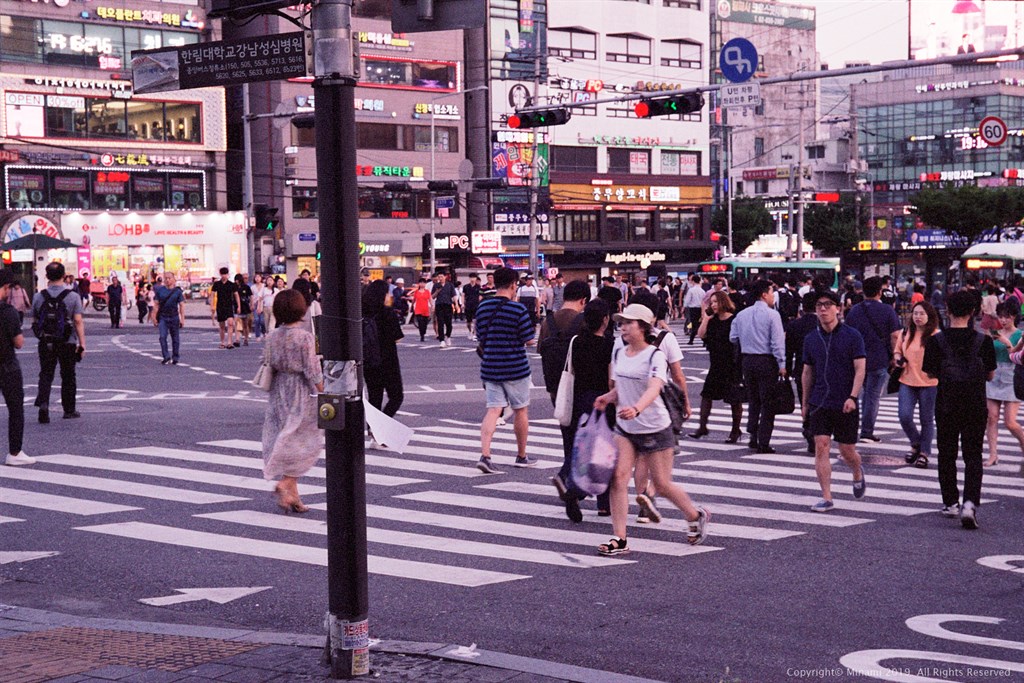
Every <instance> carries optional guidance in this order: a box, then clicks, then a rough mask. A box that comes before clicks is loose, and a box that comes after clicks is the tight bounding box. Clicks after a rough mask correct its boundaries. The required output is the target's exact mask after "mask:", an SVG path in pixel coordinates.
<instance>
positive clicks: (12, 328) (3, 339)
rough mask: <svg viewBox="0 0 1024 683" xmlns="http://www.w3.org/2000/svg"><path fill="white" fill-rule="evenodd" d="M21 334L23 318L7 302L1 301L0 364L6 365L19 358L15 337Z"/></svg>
mask: <svg viewBox="0 0 1024 683" xmlns="http://www.w3.org/2000/svg"><path fill="white" fill-rule="evenodd" d="M19 334H21V318H20V317H19V316H18V311H16V310H15V309H14V306H11V305H10V304H7V303H0V365H6V364H8V363H10V362H12V361H16V360H17V358H16V357H15V355H14V338H15V337H17V336H18V335H19Z"/></svg>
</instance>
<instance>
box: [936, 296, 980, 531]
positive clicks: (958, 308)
mask: <svg viewBox="0 0 1024 683" xmlns="http://www.w3.org/2000/svg"><path fill="white" fill-rule="evenodd" d="M977 305H978V304H977V300H976V299H975V296H974V294H972V293H971V292H970V291H967V290H965V289H963V290H960V291H958V292H954V293H953V294H951V295H950V296H949V298H948V299H947V300H946V313H947V315H948V316H949V326H948V327H947V328H946V329H944V330H942V331H941V332H939V333H938V334H936V335H934V336H933V337H931V338H930V339H929V340H928V342H927V343H926V344H925V349H924V362H923V364H922V367H923V369H924V371H925V373H926V374H928V375H929V376H931V377H934V378H936V379H937V380H939V384H938V393H937V395H936V398H935V417H936V420H935V423H936V445H937V446H938V462H939V467H938V470H939V488H940V489H941V491H942V514H943V515H945V516H947V517H957V516H959V517H960V523H961V525H962V526H963V527H964V528H965V529H977V528H978V508H979V507H980V505H981V480H982V472H983V467H982V450H981V449H982V440H983V439H984V436H985V426H986V423H987V421H988V408H987V404H986V400H987V399H986V386H985V385H986V382H987V381H988V380H990V379H992V377H993V376H994V375H995V370H996V351H995V346H994V345H993V343H992V339H991V338H989V337H988V336H987V335H984V334H981V333H980V332H975V331H974V329H973V328H972V326H971V323H972V321H973V319H974V315H975V314H976V312H977V310H978V309H977ZM961 444H962V456H963V460H964V491H963V504H962V505H961V500H960V490H959V487H958V486H957V473H956V469H957V468H956V460H957V454H958V451H960V448H961Z"/></svg>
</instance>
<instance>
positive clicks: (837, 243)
mask: <svg viewBox="0 0 1024 683" xmlns="http://www.w3.org/2000/svg"><path fill="white" fill-rule="evenodd" d="M860 235H861V230H860V228H859V227H858V225H857V213H856V208H855V206H854V203H853V198H852V197H847V196H843V198H842V200H841V201H839V202H836V203H830V204H810V205H808V206H807V207H805V209H804V238H805V239H806V240H807V241H808V242H810V243H811V244H812V245H814V248H815V249H816V250H817V251H819V252H821V253H822V254H823V255H825V256H838V255H839V254H841V253H842V252H844V251H849V250H850V248H851V247H853V246H854V245H855V244H856V243H857V240H859V239H860Z"/></svg>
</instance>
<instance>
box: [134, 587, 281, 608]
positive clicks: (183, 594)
mask: <svg viewBox="0 0 1024 683" xmlns="http://www.w3.org/2000/svg"><path fill="white" fill-rule="evenodd" d="M271 588H273V586H239V587H238V588H226V587H225V588H175V589H174V590H176V591H177V594H176V595H164V596H161V597H159V598H142V599H141V600H139V602H141V603H142V604H144V605H153V606H154V607H165V606H167V605H177V604H180V603H182V602H196V601H197V600H209V601H210V602H215V603H217V604H218V605H225V604H227V603H229V602H232V601H233V600H238V599H239V598H244V597H245V596H247V595H252V594H254V593H262V592H263V591H267V590H270V589H271Z"/></svg>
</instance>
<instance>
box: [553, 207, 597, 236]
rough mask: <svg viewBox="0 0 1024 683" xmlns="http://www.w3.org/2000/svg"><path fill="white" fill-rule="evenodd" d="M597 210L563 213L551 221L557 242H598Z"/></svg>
mask: <svg viewBox="0 0 1024 683" xmlns="http://www.w3.org/2000/svg"><path fill="white" fill-rule="evenodd" d="M597 219H598V214H597V212H591V213H576V212H572V213H561V214H558V215H556V216H554V220H553V221H552V223H551V230H552V239H553V240H555V241H556V242H597V241H598V236H597Z"/></svg>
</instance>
